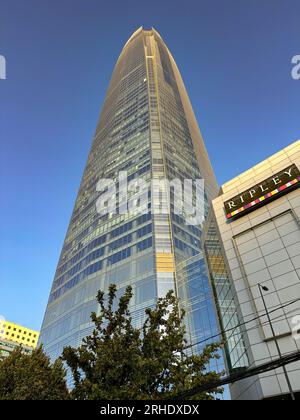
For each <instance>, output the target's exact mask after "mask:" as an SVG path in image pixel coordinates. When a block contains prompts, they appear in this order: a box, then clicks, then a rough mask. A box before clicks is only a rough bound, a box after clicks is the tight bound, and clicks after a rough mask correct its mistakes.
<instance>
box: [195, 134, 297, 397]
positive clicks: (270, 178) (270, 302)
mask: <svg viewBox="0 0 300 420" xmlns="http://www.w3.org/2000/svg"><path fill="white" fill-rule="evenodd" d="M299 169H300V141H297V142H295V143H293V144H291V145H290V146H289V147H287V148H285V149H283V150H282V151H280V152H279V153H277V154H275V155H274V156H272V157H270V158H269V159H266V160H265V161H263V162H261V163H260V164H258V165H256V166H254V167H253V168H251V169H250V170H248V171H247V172H245V173H243V174H241V175H239V176H238V177H236V178H235V179H233V180H231V181H230V182H228V183H226V184H224V185H223V186H222V188H221V193H220V195H219V197H218V198H216V199H215V200H214V201H213V203H212V209H211V213H210V216H209V218H208V220H207V223H206V229H205V232H204V237H203V241H204V243H203V245H204V253H205V258H206V263H207V268H208V271H209V277H210V281H211V285H212V289H213V293H214V299H215V303H216V308H217V311H218V315H219V322H220V327H221V329H222V332H223V338H224V341H225V343H226V345H225V356H226V357H225V358H226V364H227V369H228V372H229V373H232V372H236V371H237V370H244V369H247V368H250V367H256V366H260V365H263V364H265V363H268V362H270V361H274V360H276V359H279V358H281V357H284V356H286V355H290V354H293V353H295V352H299V351H300V334H299V330H300V189H299V186H300V171H299ZM270 321H271V322H270ZM291 394H293V396H294V397H295V398H299V394H300V361H299V362H295V363H293V364H289V365H287V366H286V367H285V370H284V369H283V368H279V369H276V370H273V371H270V372H265V373H263V374H260V375H257V376H255V377H251V378H249V379H244V380H242V381H239V382H236V383H235V384H233V385H232V386H231V395H232V398H233V399H235V400H245V399H247V400H262V399H269V398H274V399H282V398H291Z"/></svg>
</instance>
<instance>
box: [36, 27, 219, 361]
mask: <svg viewBox="0 0 300 420" xmlns="http://www.w3.org/2000/svg"><path fill="white" fill-rule="evenodd" d="M121 171H127V172H128V179H129V180H133V179H137V178H142V179H144V180H146V181H150V180H151V179H161V178H167V179H170V180H172V179H174V178H177V179H180V180H184V179H186V178H187V179H201V178H204V179H205V196H204V198H203V200H204V202H205V203H204V204H205V208H207V207H208V203H209V202H210V200H211V199H212V198H214V197H215V196H216V194H217V183H216V180H215V177H214V174H213V170H212V168H211V165H210V161H209V158H208V155H207V152H206V149H205V146H204V143H203V140H202V137H201V134H200V131H199V128H198V125H197V122H196V119H195V116H194V113H193V110H192V107H191V104H190V101H189V98H188V95H187V92H186V90H185V87H184V84H183V81H182V78H181V76H180V73H179V71H178V68H177V66H176V63H175V61H174V59H173V58H172V56H171V54H170V52H169V50H168V48H167V47H166V45H165V43H164V42H163V40H162V38H161V37H160V35H159V34H158V33H157V32H156V31H155V30H154V29H152V30H143V28H140V29H138V30H137V31H136V32H135V33H134V34H133V35H132V36H131V38H130V39H129V40H128V42H127V43H126V45H125V46H124V48H123V50H122V52H121V55H120V57H119V59H118V61H117V64H116V66H115V69H114V72H113V75H112V79H111V82H110V84H109V88H108V91H107V94H106V98H105V102H104V106H103V109H102V112H101V116H100V119H99V122H98V125H97V129H96V133H95V136H94V140H93V145H92V148H91V151H90V154H89V157H88V161H87V165H86V168H85V171H84V174H83V178H82V181H81V185H80V189H79V193H78V196H77V199H76V203H75V207H74V211H73V214H72V217H71V221H70V225H69V228H68V231H67V234H66V238H65V242H64V245H63V249H62V252H61V256H60V259H59V262H58V267H57V270H56V273H55V278H54V282H53V286H52V290H51V293H50V298H49V302H48V306H47V310H46V314H45V318H44V322H43V326H42V331H41V338H40V342H42V343H43V345H44V348H45V350H46V352H47V353H48V354H49V355H50V356H51V357H52V358H53V359H54V358H56V357H58V356H59V355H60V354H61V351H62V349H63V347H64V346H66V345H71V346H78V345H79V344H80V342H81V340H82V338H83V337H84V336H86V335H87V334H89V333H90V332H91V329H92V325H91V323H90V313H91V312H92V311H97V306H96V300H95V296H96V294H97V291H98V290H99V289H101V290H107V289H108V286H109V284H111V283H114V284H117V286H118V288H119V293H120V294H122V293H123V291H124V289H125V288H126V287H127V286H128V285H131V286H132V287H133V290H134V298H133V301H132V308H131V310H132V314H133V321H134V323H135V325H136V326H137V327H138V326H140V325H142V322H143V320H144V312H145V309H146V308H148V307H153V306H154V305H155V304H156V301H157V298H159V297H161V296H164V295H165V293H166V291H168V290H170V289H174V290H175V291H176V293H177V294H178V295H179V296H180V297H181V298H182V301H183V302H184V303H183V305H184V306H185V308H186V310H187V313H188V314H187V318H188V320H189V321H188V322H187V329H188V336H189V339H190V341H194V342H195V341H197V339H199V337H200V339H201V338H203V337H207V336H210V335H211V333H214V332H215V331H212V329H213V328H214V327H212V325H215V320H214V313H213V309H212V308H213V307H212V303H211V298H210V292H209V288H208V285H209V283H208V280H207V277H206V273H205V269H204V265H203V263H202V260H201V258H202V257H201V234H202V226H201V225H199V226H189V225H187V224H186V221H185V220H184V217H181V216H178V214H175V213H174V211H173V210H174V209H173V207H171V212H170V213H169V214H153V212H152V211H151V202H152V205H153V202H154V204H155V200H156V199H157V197H156V196H155V194H153V196H152V195H151V194H149V196H148V200H149V203H148V208H149V213H148V214H144V215H136V214H125V215H124V214H115V215H100V214H99V213H98V212H97V208H96V202H97V199H98V198H99V192H98V191H97V188H96V185H97V182H98V180H99V179H103V178H106V179H117V177H118V174H119V173H120V172H121ZM200 260H201V261H200ZM189 261H191V264H189ZM197 261H198V262H197ZM199 261H200V263H199ZM199 264H200V265H199ZM197 273H198V274H197ZM190 274H192V275H190ZM199 276H200V277H201V276H202V277H201V278H200V279H199ZM197 325H198V327H197Z"/></svg>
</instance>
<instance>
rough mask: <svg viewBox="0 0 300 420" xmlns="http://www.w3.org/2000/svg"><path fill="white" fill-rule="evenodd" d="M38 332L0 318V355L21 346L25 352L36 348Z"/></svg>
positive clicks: (6, 354) (7, 353)
mask: <svg viewBox="0 0 300 420" xmlns="http://www.w3.org/2000/svg"><path fill="white" fill-rule="evenodd" d="M38 339H39V332H38V331H34V330H31V329H29V328H25V327H22V326H21V325H18V324H14V323H13V322H9V321H6V320H0V356H2V357H3V356H4V357H6V356H8V355H9V353H11V352H12V351H13V350H14V349H15V348H16V347H18V346H22V349H23V351H24V352H26V353H30V352H31V351H32V350H33V349H35V348H36V346H37V343H38Z"/></svg>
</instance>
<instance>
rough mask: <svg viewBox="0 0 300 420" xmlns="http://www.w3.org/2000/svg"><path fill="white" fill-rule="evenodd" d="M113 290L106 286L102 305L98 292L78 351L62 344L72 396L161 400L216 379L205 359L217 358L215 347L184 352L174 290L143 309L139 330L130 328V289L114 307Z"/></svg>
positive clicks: (214, 393)
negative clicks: (97, 309) (196, 352)
mask: <svg viewBox="0 0 300 420" xmlns="http://www.w3.org/2000/svg"><path fill="white" fill-rule="evenodd" d="M116 292H117V289H116V286H115V285H111V286H110V289H109V293H108V301H107V303H105V298H104V293H103V292H102V291H99V292H98V295H97V300H98V302H99V305H100V315H99V316H97V315H96V314H95V313H92V315H91V319H92V321H93V322H94V324H95V329H94V331H93V333H92V335H91V336H88V337H86V338H85V339H84V341H83V344H82V345H81V346H80V347H79V348H78V349H74V348H71V347H66V348H65V349H64V351H63V360H64V361H65V362H66V363H67V364H68V366H69V367H70V369H71V371H72V374H73V378H74V389H73V391H72V397H73V398H75V399H89V400H99V399H104V400H114V399H127V400H129V399H132V400H137V399H151V400H160V399H165V398H172V397H174V396H177V395H180V394H181V393H182V392H184V391H186V390H189V389H191V388H194V387H195V386H199V385H203V384H205V383H210V382H211V381H212V380H215V379H218V378H219V376H218V374H217V373H216V372H210V371H208V370H207V366H208V364H209V362H210V361H212V359H217V358H219V356H218V353H217V350H218V349H219V346H218V345H210V346H208V347H206V348H205V350H204V352H203V353H202V354H200V355H188V354H187V351H186V341H185V339H184V336H185V329H184V327H183V319H184V313H183V312H181V311H180V310H179V302H178V300H177V299H176V298H175V297H174V294H173V292H169V293H168V295H167V296H166V297H165V298H164V299H159V301H158V303H157V306H156V308H155V309H148V310H146V320H145V322H144V325H143V328H142V330H141V331H140V330H138V329H135V328H133V326H132V319H131V316H130V310H129V305H130V300H131V298H132V289H131V287H128V288H127V289H126V292H125V294H124V295H123V296H122V297H121V298H120V300H119V305H118V307H117V309H116V310H114V308H115V306H117V305H116V299H117V298H116ZM222 392H223V390H222V389H214V390H212V391H211V392H209V393H200V394H198V395H195V396H194V397H193V399H201V400H210V399H215V398H217V396H218V395H219V394H222Z"/></svg>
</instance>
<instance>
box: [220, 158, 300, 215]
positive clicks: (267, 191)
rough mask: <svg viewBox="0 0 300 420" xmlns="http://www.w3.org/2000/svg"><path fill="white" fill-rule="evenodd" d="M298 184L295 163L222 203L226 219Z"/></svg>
mask: <svg viewBox="0 0 300 420" xmlns="http://www.w3.org/2000/svg"><path fill="white" fill-rule="evenodd" d="M299 185H300V171H299V169H298V168H297V166H296V165H292V166H289V167H288V168H286V169H284V170H283V171H281V172H279V173H278V174H276V175H274V176H272V177H270V178H268V179H266V180H265V181H263V182H261V183H260V184H257V185H255V187H252V188H250V189H249V190H247V191H245V192H243V193H242V194H239V195H237V196H236V197H234V198H232V199H231V200H228V201H226V202H225V203H224V205H225V211H226V217H227V219H228V220H230V219H233V218H237V217H241V216H243V215H244V214H245V213H248V212H250V211H252V210H255V208H257V206H260V205H263V204H267V203H268V202H269V201H271V200H273V199H275V198H278V197H280V196H281V195H283V194H286V193H288V192H289V191H291V190H292V189H294V188H295V187H297V186H299Z"/></svg>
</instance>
